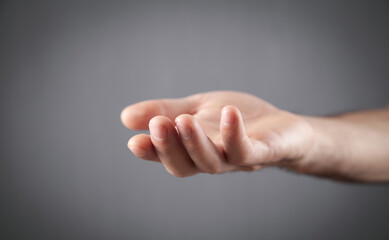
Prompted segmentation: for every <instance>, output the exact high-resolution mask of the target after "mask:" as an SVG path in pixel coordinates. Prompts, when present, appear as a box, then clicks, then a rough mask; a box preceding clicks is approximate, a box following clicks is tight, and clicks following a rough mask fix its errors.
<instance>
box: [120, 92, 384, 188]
mask: <svg viewBox="0 0 389 240" xmlns="http://www.w3.org/2000/svg"><path fill="white" fill-rule="evenodd" d="M121 120H122V122H123V124H124V126H126V127H127V128H129V129H133V130H146V129H148V130H150V135H147V134H138V135H135V136H133V137H132V138H131V139H130V140H129V142H128V147H129V149H130V150H131V151H132V152H133V153H134V154H135V155H136V156H137V157H139V158H142V159H144V160H151V161H155V162H160V163H162V164H163V166H164V167H165V168H166V170H167V171H168V172H169V173H170V174H172V175H174V176H177V177H187V176H192V175H195V174H198V173H209V174H219V173H225V172H232V171H257V170H259V169H262V168H264V167H268V166H277V167H281V168H286V169H289V170H292V171H295V172H298V173H304V174H311V175H315V176H322V177H327V178H332V179H337V180H345V181H359V182H383V181H389V109H388V108H387V109H381V110H371V111H365V112H356V113H349V114H343V115H340V116H333V117H311V116H302V115H297V114H293V113H289V112H286V111H283V110H280V109H278V108H276V107H275V106H273V105H271V104H269V103H267V102H265V101H264V100H262V99H260V98H257V97H256V96H253V95H250V94H246V93H241V92H231V91H219V92H208V93H200V94H195V95H191V96H188V97H185V98H180V99H159V100H148V101H143V102H139V103H136V104H133V105H130V106H128V107H126V108H125V109H124V110H123V111H122V113H121Z"/></svg>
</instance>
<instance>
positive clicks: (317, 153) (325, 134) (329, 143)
mask: <svg viewBox="0 0 389 240" xmlns="http://www.w3.org/2000/svg"><path fill="white" fill-rule="evenodd" d="M302 118H303V119H304V120H305V121H307V122H308V124H309V125H310V126H311V127H312V130H313V131H312V132H313V137H312V143H311V144H310V147H309V148H308V150H307V152H306V153H305V155H304V157H303V158H302V159H301V160H300V161H299V163H298V169H297V171H299V172H301V173H305V174H312V175H317V176H324V177H330V178H335V179H342V180H350V179H352V176H349V174H348V173H349V169H348V166H347V164H346V161H345V160H346V159H349V150H348V149H349V147H348V144H349V141H348V140H347V134H346V132H347V131H346V128H347V126H345V125H344V124H343V123H342V122H340V121H338V120H337V119H336V118H331V117H311V116H302Z"/></svg>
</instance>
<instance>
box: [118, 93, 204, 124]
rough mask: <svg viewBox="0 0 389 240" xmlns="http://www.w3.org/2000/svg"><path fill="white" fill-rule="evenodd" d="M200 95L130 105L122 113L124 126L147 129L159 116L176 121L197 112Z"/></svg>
mask: <svg viewBox="0 0 389 240" xmlns="http://www.w3.org/2000/svg"><path fill="white" fill-rule="evenodd" d="M199 97H200V96H199V95H192V96H189V97H185V98H178V99H159V100H148V101H143V102H139V103H136V104H133V105H130V106H128V107H126V108H125V109H123V111H122V112H121V116H120V118H121V120H122V123H123V125H124V126H126V127H127V128H130V129H134V130H141V129H147V127H148V123H149V121H150V120H151V119H152V118H153V117H155V116H158V115H162V116H166V117H168V118H170V119H171V120H174V119H175V118H176V117H177V116H178V115H180V114H184V113H188V114H193V113H195V112H196V111H197V103H198V99H199Z"/></svg>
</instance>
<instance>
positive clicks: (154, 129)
mask: <svg viewBox="0 0 389 240" xmlns="http://www.w3.org/2000/svg"><path fill="white" fill-rule="evenodd" d="M149 128H150V134H151V136H152V137H153V138H154V139H155V140H158V141H163V140H165V139H166V135H167V130H166V128H165V127H163V126H155V125H150V126H149Z"/></svg>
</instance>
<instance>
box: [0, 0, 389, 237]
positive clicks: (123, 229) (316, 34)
mask: <svg viewBox="0 0 389 240" xmlns="http://www.w3.org/2000/svg"><path fill="white" fill-rule="evenodd" d="M0 27H1V29H0V31H1V32H0V34H1V42H0V43H1V44H0V61H1V65H0V67H1V69H0V70H1V71H0V77H1V81H0V84H1V85H0V107H1V120H0V121H1V133H0V143H1V144H0V150H1V151H0V154H1V155H0V157H1V161H0V194H1V196H0V219H1V225H0V238H1V239H130V238H131V239H368V238H369V239H388V238H389V206H388V204H389V186H387V185H353V184H345V183H338V182H334V181H330V180H324V179H318V178H314V177H308V176H301V175H297V174H294V173H289V172H285V171H281V170H278V169H271V168H269V169H265V170H263V171H259V172H255V173H250V174H248V173H230V174H224V175H217V176H211V175H205V174H200V175H197V176H194V177H190V178H185V179H179V178H175V177H173V176H170V175H169V174H168V173H166V172H165V170H164V169H163V167H162V166H161V165H159V164H157V163H152V162H146V161H142V160H140V159H137V158H135V157H134V156H133V155H132V154H131V152H129V151H128V150H127V148H126V144H127V140H128V139H129V138H130V136H131V135H133V134H135V132H132V131H129V130H127V129H125V128H124V127H123V126H122V125H121V123H120V118H119V116H120V111H121V109H122V108H123V107H125V106H126V105H128V104H131V103H135V102H137V101H141V100H145V99H150V98H161V97H182V96H186V95H188V94H192V93H197V92H202V91H210V90H218V89H229V90H238V91H245V92H249V93H252V94H255V95H257V96H259V97H261V98H263V99H265V100H267V101H269V102H271V103H273V104H275V105H276V106H278V107H279V108H282V109H286V110H289V111H292V112H296V113H301V114H312V115H325V114H332V113H337V112H343V111H349V110H354V109H364V108H374V107H383V106H385V105H386V104H387V102H389V96H388V93H389V91H388V89H389V84H388V82H389V78H388V77H389V67H388V63H389V44H388V43H389V4H388V1H338V0H337V1H196V0H193V1H178V0H177V1H154V2H151V1H144V0H142V1H105V2H97V1H90V2H87V1H27V0H26V1H1V3H0Z"/></svg>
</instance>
